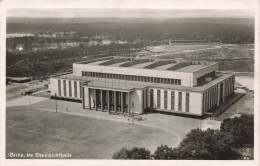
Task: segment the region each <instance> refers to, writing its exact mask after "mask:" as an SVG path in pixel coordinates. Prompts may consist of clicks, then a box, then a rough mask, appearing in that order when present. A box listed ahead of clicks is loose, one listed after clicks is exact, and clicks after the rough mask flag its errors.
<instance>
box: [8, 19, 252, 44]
mask: <svg viewBox="0 0 260 166" xmlns="http://www.w3.org/2000/svg"><path fill="white" fill-rule="evenodd" d="M18 27H19V31H20V32H23V33H37V32H41V31H51V32H60V31H63V32H68V31H77V32H78V35H79V36H95V35H118V36H119V38H120V39H122V40H127V41H133V40H136V39H141V40H148V41H154V40H164V39H166V40H167V39H180V38H182V39H183V38H184V39H185V38H187V39H203V38H205V37H208V36H211V37H214V38H219V39H221V41H222V42H223V43H237V44H242V43H253V42H254V25H253V24H227V23H225V24H222V22H221V20H220V22H216V23H212V22H210V23H206V21H205V22H204V23H186V22H177V23H172V22H159V23H158V22H148V23H142V22H138V23H136V22H126V21H122V22H90V23H71V22H59V20H57V22H53V21H52V22H44V21H43V22H37V23H34V24H33V23H32V22H30V23H22V22H9V23H7V33H8V32H18Z"/></svg>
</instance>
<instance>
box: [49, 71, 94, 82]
mask: <svg viewBox="0 0 260 166" xmlns="http://www.w3.org/2000/svg"><path fill="white" fill-rule="evenodd" d="M52 77H53V78H60V79H69V80H78V81H91V79H90V78H88V77H84V76H75V75H73V74H72V73H70V74H63V75H57V76H52Z"/></svg>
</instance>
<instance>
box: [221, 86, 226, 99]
mask: <svg viewBox="0 0 260 166" xmlns="http://www.w3.org/2000/svg"><path fill="white" fill-rule="evenodd" d="M225 85H226V84H225V81H223V93H222V94H223V103H224V102H225Z"/></svg>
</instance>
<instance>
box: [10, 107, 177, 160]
mask: <svg viewBox="0 0 260 166" xmlns="http://www.w3.org/2000/svg"><path fill="white" fill-rule="evenodd" d="M64 119H66V120H64ZM6 122H7V133H6V141H7V142H6V143H7V146H6V153H8V152H14V153H18V152H20V153H27V152H28V153H35V152H39V153H71V154H72V158H81V159H110V158H111V157H112V155H113V153H114V152H115V151H117V150H119V149H120V148H122V147H127V148H131V147H133V146H137V147H145V148H147V149H149V150H151V151H154V150H155V149H156V147H157V146H159V145H160V144H167V145H169V146H173V145H174V144H175V143H176V142H177V137H176V136H175V135H173V134H172V133H169V132H166V131H163V130H160V129H156V128H151V127H145V126H139V125H133V124H131V123H129V124H128V123H122V122H115V121H108V120H101V119H96V118H88V117H80V116H76V115H67V114H62V113H54V112H48V111H40V110H33V109H29V108H28V107H27V108H24V109H23V108H21V107H20V108H18V109H15V108H7V121H6ZM28 142H30V144H28Z"/></svg>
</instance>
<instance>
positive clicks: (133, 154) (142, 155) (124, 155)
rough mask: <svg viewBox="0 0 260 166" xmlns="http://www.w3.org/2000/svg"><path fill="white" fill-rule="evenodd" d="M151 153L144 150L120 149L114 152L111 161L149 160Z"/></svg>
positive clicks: (135, 148) (134, 148)
mask: <svg viewBox="0 0 260 166" xmlns="http://www.w3.org/2000/svg"><path fill="white" fill-rule="evenodd" d="M150 154H151V152H150V151H149V150H146V149H145V148H137V147H133V148H132V149H131V150H128V149H126V148H122V149H120V150H119V151H117V152H115V153H114V154H113V156H112V158H113V159H143V160H144V159H151V157H150Z"/></svg>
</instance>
